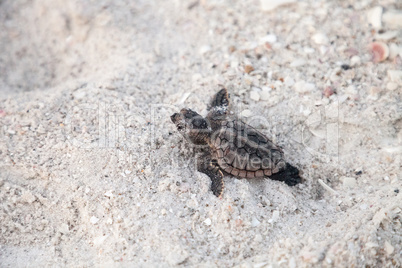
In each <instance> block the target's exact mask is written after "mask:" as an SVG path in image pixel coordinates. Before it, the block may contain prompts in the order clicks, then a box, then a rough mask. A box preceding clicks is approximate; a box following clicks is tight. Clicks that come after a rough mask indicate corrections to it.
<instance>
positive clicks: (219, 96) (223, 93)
mask: <svg viewBox="0 0 402 268" xmlns="http://www.w3.org/2000/svg"><path fill="white" fill-rule="evenodd" d="M229 104H230V103H229V94H228V91H227V89H226V88H222V89H221V90H219V91H218V93H216V94H215V96H214V97H213V99H212V102H211V107H210V109H212V108H214V107H221V108H222V109H226V110H227V109H228V108H229Z"/></svg>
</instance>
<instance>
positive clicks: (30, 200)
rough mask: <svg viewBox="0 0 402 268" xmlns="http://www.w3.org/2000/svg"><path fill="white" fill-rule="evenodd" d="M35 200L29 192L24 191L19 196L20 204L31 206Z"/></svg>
mask: <svg viewBox="0 0 402 268" xmlns="http://www.w3.org/2000/svg"><path fill="white" fill-rule="evenodd" d="M35 200H36V197H35V196H34V195H33V194H32V193H31V192H28V191H25V192H24V193H23V194H22V195H21V201H22V202H25V203H28V204H32V203H33V202H34V201H35Z"/></svg>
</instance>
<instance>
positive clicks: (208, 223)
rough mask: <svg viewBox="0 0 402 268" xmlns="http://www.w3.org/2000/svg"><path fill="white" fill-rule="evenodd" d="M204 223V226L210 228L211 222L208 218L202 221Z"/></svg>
mask: <svg viewBox="0 0 402 268" xmlns="http://www.w3.org/2000/svg"><path fill="white" fill-rule="evenodd" d="M204 223H205V225H207V226H210V225H211V223H212V221H211V219H210V218H207V219H206V220H205V221H204Z"/></svg>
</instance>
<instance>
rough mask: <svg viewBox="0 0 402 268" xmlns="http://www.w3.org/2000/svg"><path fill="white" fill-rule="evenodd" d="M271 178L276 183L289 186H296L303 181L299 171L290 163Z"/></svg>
mask: <svg viewBox="0 0 402 268" xmlns="http://www.w3.org/2000/svg"><path fill="white" fill-rule="evenodd" d="M269 178H270V179H272V180H276V181H283V182H285V183H286V184H287V185H289V186H295V185H296V184H298V183H300V182H301V181H302V179H301V177H300V174H299V170H298V169H297V168H296V167H294V166H292V165H291V164H289V163H286V167H285V169H284V170H282V171H279V172H278V173H275V174H272V175H271V176H270V177H269Z"/></svg>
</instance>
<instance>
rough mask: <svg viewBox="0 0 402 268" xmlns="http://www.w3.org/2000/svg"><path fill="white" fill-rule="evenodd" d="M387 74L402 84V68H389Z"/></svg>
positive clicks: (393, 80) (392, 79) (390, 78)
mask: <svg viewBox="0 0 402 268" xmlns="http://www.w3.org/2000/svg"><path fill="white" fill-rule="evenodd" d="M387 75H388V78H389V80H391V81H392V82H395V83H397V84H398V85H402V70H388V71H387Z"/></svg>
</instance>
